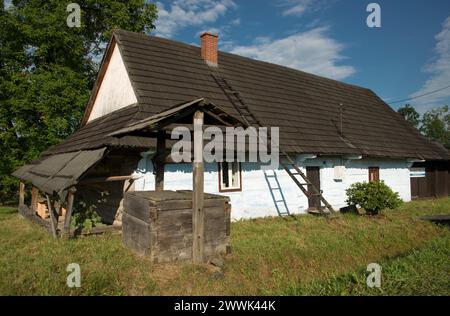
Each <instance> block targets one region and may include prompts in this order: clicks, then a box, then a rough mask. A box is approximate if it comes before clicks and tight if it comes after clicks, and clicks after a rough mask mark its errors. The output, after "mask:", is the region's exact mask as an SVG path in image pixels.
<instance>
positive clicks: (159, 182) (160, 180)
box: [155, 131, 166, 191]
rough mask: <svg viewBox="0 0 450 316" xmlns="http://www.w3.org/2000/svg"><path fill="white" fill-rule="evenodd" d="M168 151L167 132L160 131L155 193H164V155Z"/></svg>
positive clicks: (157, 148)
mask: <svg viewBox="0 0 450 316" xmlns="http://www.w3.org/2000/svg"><path fill="white" fill-rule="evenodd" d="M165 151H166V132H165V131H158V137H157V142H156V161H155V169H156V170H155V191H164V160H163V159H162V158H163V157H164V153H165Z"/></svg>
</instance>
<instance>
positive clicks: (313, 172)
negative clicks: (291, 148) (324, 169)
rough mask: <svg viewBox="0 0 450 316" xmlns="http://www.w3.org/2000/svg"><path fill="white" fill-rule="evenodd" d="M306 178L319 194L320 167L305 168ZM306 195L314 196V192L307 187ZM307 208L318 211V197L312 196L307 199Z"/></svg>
mask: <svg viewBox="0 0 450 316" xmlns="http://www.w3.org/2000/svg"><path fill="white" fill-rule="evenodd" d="M306 177H307V178H308V180H309V181H310V182H311V183H312V184H313V185H314V186H315V187H316V189H317V190H319V192H320V167H306ZM308 193H311V194H314V193H315V192H314V190H313V189H312V188H310V187H309V186H308ZM308 207H309V209H311V210H314V209H316V210H318V209H320V196H318V195H314V196H311V197H309V198H308Z"/></svg>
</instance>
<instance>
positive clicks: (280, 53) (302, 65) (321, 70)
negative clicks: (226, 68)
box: [231, 27, 356, 80]
mask: <svg viewBox="0 0 450 316" xmlns="http://www.w3.org/2000/svg"><path fill="white" fill-rule="evenodd" d="M326 32H327V28H326V27H320V28H315V29H312V30H310V31H307V32H304V33H296V34H293V35H290V36H288V37H285V38H281V39H276V40H270V39H269V38H266V37H264V38H259V39H258V41H255V42H254V43H253V44H252V45H248V46H237V47H234V48H233V49H231V52H232V53H234V54H238V55H243V56H246V57H250V58H254V59H259V60H263V61H267V62H271V63H275V64H279V65H283V66H287V67H291V68H295V69H299V70H303V71H306V72H310V73H314V74H317V75H321V76H325V77H328V78H333V79H337V80H340V79H344V78H347V77H349V76H351V75H352V74H354V73H355V72H356V70H355V68H354V67H352V66H346V65H338V64H337V63H338V62H339V61H341V60H343V59H345V57H343V56H342V55H341V52H342V50H343V49H344V45H343V44H341V43H339V42H337V41H336V40H334V39H332V38H329V37H328V36H327V34H326Z"/></svg>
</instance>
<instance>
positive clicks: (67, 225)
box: [61, 187, 76, 238]
mask: <svg viewBox="0 0 450 316" xmlns="http://www.w3.org/2000/svg"><path fill="white" fill-rule="evenodd" d="M75 191H76V190H75V188H73V187H72V188H70V189H69V191H68V193H67V205H66V216H65V217H64V228H63V232H62V234H61V238H67V237H69V235H70V221H71V219H72V210H73V200H74V197H75Z"/></svg>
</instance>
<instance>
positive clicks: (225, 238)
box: [122, 191, 231, 262]
mask: <svg viewBox="0 0 450 316" xmlns="http://www.w3.org/2000/svg"><path fill="white" fill-rule="evenodd" d="M230 211H231V206H230V203H229V198H228V197H225V196H219V195H213V194H205V201H204V212H205V218H204V258H205V260H209V259H212V258H215V257H219V256H222V255H225V254H227V253H230V252H231V242H230ZM122 235H123V243H124V245H125V246H126V247H128V248H130V249H132V250H134V251H135V252H137V253H138V254H140V255H145V256H148V257H150V258H151V260H152V261H153V262H169V261H179V260H191V259H192V192H191V191H162V192H155V191H142V192H127V193H125V196H124V208H123V217H122Z"/></svg>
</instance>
